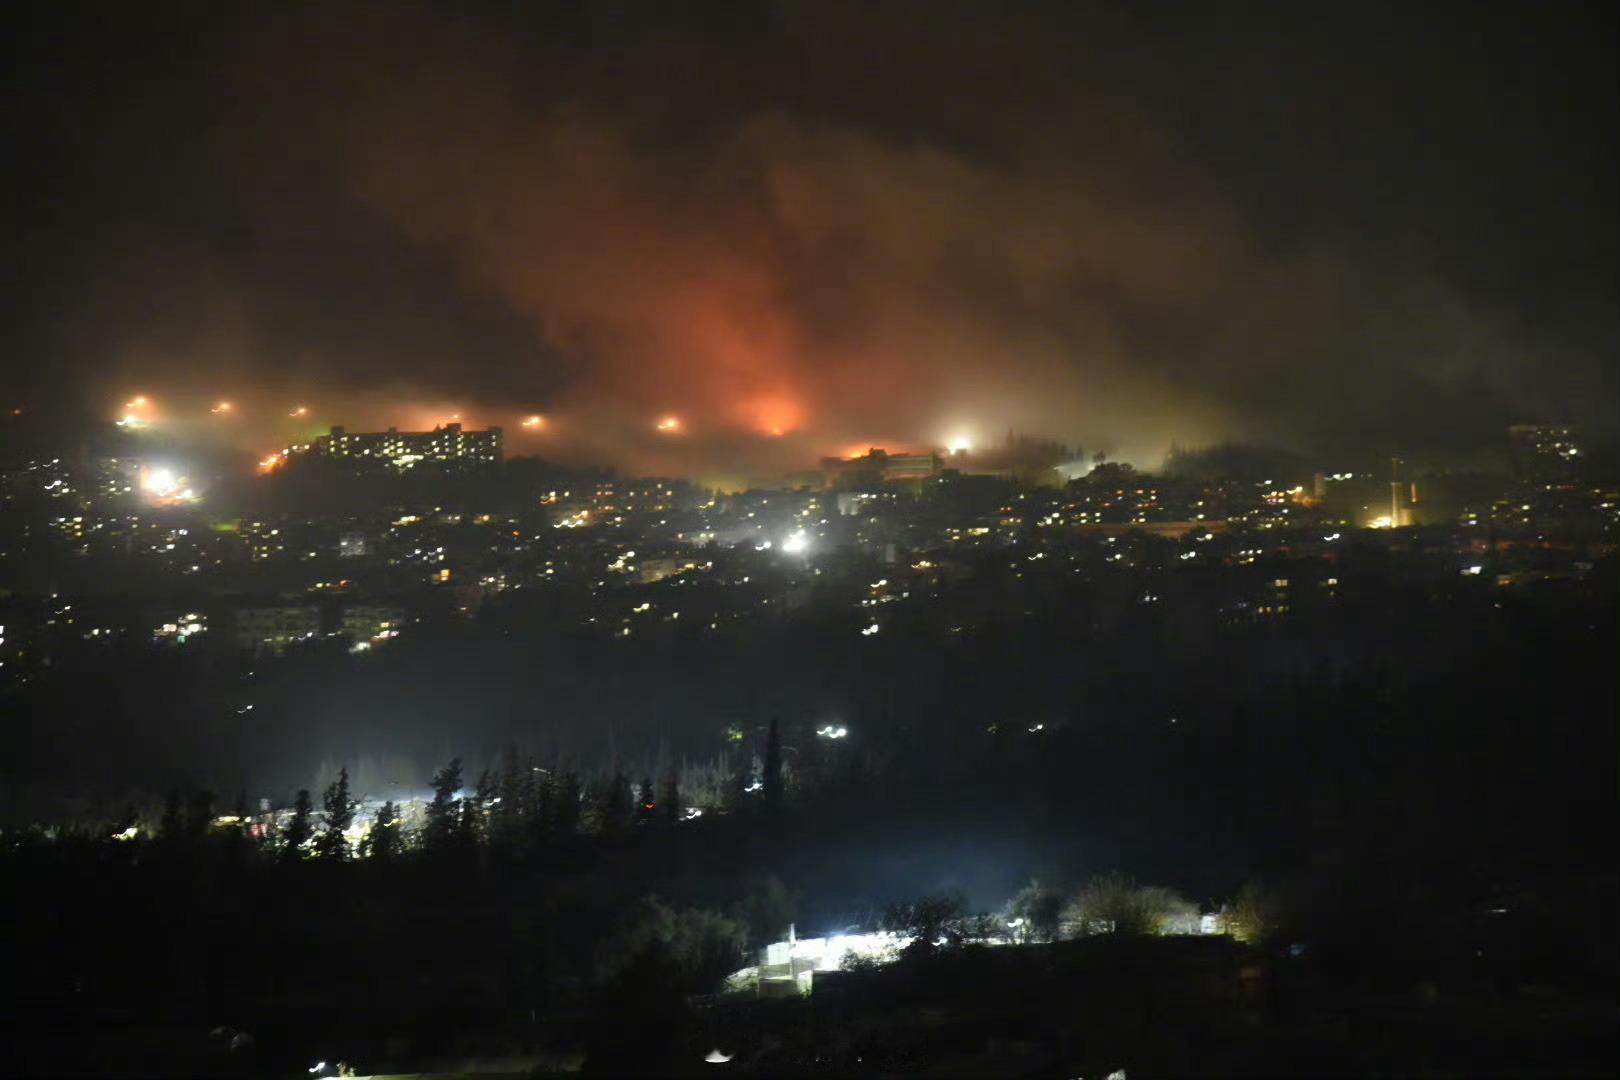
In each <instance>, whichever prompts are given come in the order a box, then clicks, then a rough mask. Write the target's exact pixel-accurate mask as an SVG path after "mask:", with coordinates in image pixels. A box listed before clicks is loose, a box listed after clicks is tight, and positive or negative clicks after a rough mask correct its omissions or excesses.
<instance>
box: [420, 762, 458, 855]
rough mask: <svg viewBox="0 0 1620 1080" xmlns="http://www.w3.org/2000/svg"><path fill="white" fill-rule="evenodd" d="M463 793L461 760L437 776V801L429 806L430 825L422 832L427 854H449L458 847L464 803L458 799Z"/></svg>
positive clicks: (434, 777)
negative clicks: (456, 845)
mask: <svg viewBox="0 0 1620 1080" xmlns="http://www.w3.org/2000/svg"><path fill="white" fill-rule="evenodd" d="M460 790H461V759H460V758H453V759H451V761H450V764H448V765H446V766H445V767H444V768H442V769H440V770H439V771H438V772H436V773H434V774H433V801H432V802H430V803H428V808H427V824H426V826H425V827H424V828H423V830H422V843H423V846H424V847H425V848H427V850H429V851H434V852H441V851H447V850H449V849H450V848H451V847H453V846H454V845H455V842H456V837H457V835H458V834H459V832H460V821H461V800H460V799H458V798H456V792H458V791H460Z"/></svg>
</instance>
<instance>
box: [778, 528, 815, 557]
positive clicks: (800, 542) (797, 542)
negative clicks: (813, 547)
mask: <svg viewBox="0 0 1620 1080" xmlns="http://www.w3.org/2000/svg"><path fill="white" fill-rule="evenodd" d="M809 549H810V537H808V536H806V535H805V532H804V530H803V529H799V530H798V531H796V532H793V533H790V534H789V535H788V537H787V538H786V539H785V540H783V541H782V550H783V551H785V552H787V553H788V554H789V555H802V554H804V553H805V552H806V551H808V550H809Z"/></svg>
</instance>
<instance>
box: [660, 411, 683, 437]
mask: <svg viewBox="0 0 1620 1080" xmlns="http://www.w3.org/2000/svg"><path fill="white" fill-rule="evenodd" d="M655 426H656V427H657V428H658V430H659V431H662V432H665V433H666V434H670V435H673V434H675V433H676V432H678V431H680V430H681V418H680V417H678V416H666V417H664V418H663V419H662V420H660V421H658V423H657V425H655Z"/></svg>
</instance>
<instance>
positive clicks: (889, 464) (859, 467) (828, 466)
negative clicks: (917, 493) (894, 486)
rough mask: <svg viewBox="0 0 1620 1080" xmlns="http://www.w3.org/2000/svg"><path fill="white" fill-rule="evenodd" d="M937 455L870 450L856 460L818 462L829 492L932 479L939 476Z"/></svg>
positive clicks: (839, 459)
mask: <svg viewBox="0 0 1620 1080" xmlns="http://www.w3.org/2000/svg"><path fill="white" fill-rule="evenodd" d="M941 468H942V463H941V461H940V457H939V455H938V454H891V453H889V452H888V451H887V450H883V449H880V448H878V447H873V448H872V449H870V450H868V451H867V452H866V453H864V454H862V455H860V456H859V457H852V458H837V457H828V458H822V459H821V472H822V476H823V477H825V486H826V487H829V488H841V489H846V490H847V489H850V488H860V487H863V486H868V485H872V484H876V483H904V482H908V481H909V482H917V481H922V480H929V479H932V478H934V477H936V476H938V475H939V474H940V470H941Z"/></svg>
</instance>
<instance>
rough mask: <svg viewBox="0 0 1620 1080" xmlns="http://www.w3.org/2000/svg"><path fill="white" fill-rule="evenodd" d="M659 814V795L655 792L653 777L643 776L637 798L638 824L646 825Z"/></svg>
mask: <svg viewBox="0 0 1620 1080" xmlns="http://www.w3.org/2000/svg"><path fill="white" fill-rule="evenodd" d="M657 814H658V793H657V792H655V791H654V790H653V782H652V777H650V776H643V777H642V778H641V787H640V789H639V792H638V794H637V796H636V824H638V825H646V824H648V823H650V822H651V821H652V820H653V819H654V818H655V817H656V816H657Z"/></svg>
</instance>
